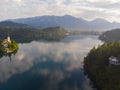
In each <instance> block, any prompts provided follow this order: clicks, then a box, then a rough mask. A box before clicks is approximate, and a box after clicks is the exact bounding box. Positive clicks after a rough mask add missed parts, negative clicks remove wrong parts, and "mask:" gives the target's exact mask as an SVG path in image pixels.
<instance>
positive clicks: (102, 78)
mask: <svg viewBox="0 0 120 90" xmlns="http://www.w3.org/2000/svg"><path fill="white" fill-rule="evenodd" d="M84 70H85V73H87V75H88V77H89V78H90V79H91V81H93V83H94V85H95V87H96V88H97V89H98V90H120V79H119V77H120V42H111V43H104V44H103V45H101V46H98V47H93V49H91V51H90V52H89V53H88V55H87V56H86V57H85V58H84Z"/></svg>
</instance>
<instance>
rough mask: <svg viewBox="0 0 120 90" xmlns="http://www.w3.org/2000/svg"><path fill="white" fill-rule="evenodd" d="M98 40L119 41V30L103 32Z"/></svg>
mask: <svg viewBox="0 0 120 90" xmlns="http://www.w3.org/2000/svg"><path fill="white" fill-rule="evenodd" d="M99 39H101V40H102V41H105V42H113V41H120V28H118V29H113V30H110V31H106V32H104V33H103V34H102V35H100V37H99Z"/></svg>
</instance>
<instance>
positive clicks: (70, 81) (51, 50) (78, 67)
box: [0, 35, 102, 90]
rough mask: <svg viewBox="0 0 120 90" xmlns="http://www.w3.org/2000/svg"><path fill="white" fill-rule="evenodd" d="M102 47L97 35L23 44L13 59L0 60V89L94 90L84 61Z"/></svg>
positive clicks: (5, 57) (3, 58)
mask: <svg viewBox="0 0 120 90" xmlns="http://www.w3.org/2000/svg"><path fill="white" fill-rule="evenodd" d="M100 44H102V42H101V41H100V40H98V36H95V35H74V36H68V37H66V38H64V39H63V40H61V41H60V42H47V41H32V42H31V43H23V44H19V50H18V52H17V53H16V54H15V55H12V56H11V60H10V58H9V57H8V56H3V57H2V58H0V90H93V88H92V85H91V84H90V80H89V79H88V78H87V77H86V76H85V75H84V72H83V60H84V57H85V56H86V55H87V53H88V52H89V51H90V49H91V48H92V47H93V46H98V45H100Z"/></svg>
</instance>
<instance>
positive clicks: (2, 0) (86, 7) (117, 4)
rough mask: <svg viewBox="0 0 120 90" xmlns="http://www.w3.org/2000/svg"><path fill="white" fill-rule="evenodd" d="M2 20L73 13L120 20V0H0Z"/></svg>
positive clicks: (87, 18)
mask: <svg viewBox="0 0 120 90" xmlns="http://www.w3.org/2000/svg"><path fill="white" fill-rule="evenodd" d="M0 12H1V13H0V21H1V20H7V19H13V18H24V17H34V16H43V15H57V16H63V15H72V16H75V17H77V18H84V19H86V20H93V19H96V18H102V19H106V20H108V21H110V22H120V18H119V17H120V0H0Z"/></svg>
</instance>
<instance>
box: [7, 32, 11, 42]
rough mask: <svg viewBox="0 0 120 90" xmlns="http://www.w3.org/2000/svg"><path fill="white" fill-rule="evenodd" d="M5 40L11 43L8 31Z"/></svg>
mask: <svg viewBox="0 0 120 90" xmlns="http://www.w3.org/2000/svg"><path fill="white" fill-rule="evenodd" d="M7 41H8V42H10V43H11V40H10V35H9V33H8V37H7Z"/></svg>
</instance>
